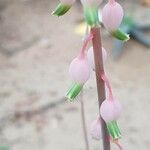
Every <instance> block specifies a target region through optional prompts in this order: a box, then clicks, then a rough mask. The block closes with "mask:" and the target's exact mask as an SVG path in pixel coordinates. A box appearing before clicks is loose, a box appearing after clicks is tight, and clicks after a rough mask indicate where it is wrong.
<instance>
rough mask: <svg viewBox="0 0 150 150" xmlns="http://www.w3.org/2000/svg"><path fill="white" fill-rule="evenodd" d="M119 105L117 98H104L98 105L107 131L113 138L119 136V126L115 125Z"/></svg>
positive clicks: (119, 110)
mask: <svg viewBox="0 0 150 150" xmlns="http://www.w3.org/2000/svg"><path fill="white" fill-rule="evenodd" d="M121 110H122V109H121V105H120V103H119V101H117V100H113V101H111V100H107V99H106V100H105V101H104V102H103V103H102V105H101V107H100V114H101V116H102V118H103V119H104V120H105V122H106V125H107V129H108V133H109V135H110V136H111V137H112V138H113V140H117V139H119V138H120V137H121V133H120V130H119V127H118V125H117V119H118V118H119V116H120V114H121Z"/></svg>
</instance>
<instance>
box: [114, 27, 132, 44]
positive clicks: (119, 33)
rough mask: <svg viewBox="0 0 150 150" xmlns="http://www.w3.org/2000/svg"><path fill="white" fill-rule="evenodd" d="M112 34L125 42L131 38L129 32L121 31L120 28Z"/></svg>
mask: <svg viewBox="0 0 150 150" xmlns="http://www.w3.org/2000/svg"><path fill="white" fill-rule="evenodd" d="M111 35H112V36H113V37H115V38H116V39H118V40H121V41H124V42H126V41H128V40H129V39H130V36H129V34H126V33H125V32H123V31H121V30H120V29H118V30H116V31H113V32H111Z"/></svg>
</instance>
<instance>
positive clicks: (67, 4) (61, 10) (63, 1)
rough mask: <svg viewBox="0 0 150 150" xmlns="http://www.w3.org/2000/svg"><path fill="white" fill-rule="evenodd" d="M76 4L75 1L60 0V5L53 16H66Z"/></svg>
mask: <svg viewBox="0 0 150 150" xmlns="http://www.w3.org/2000/svg"><path fill="white" fill-rule="evenodd" d="M74 2H75V0H60V3H59V4H58V5H57V7H56V8H55V10H54V11H53V12H52V14H53V15H56V16H62V15H64V14H65V13H66V12H68V11H69V9H70V8H71V6H72V5H73V3H74Z"/></svg>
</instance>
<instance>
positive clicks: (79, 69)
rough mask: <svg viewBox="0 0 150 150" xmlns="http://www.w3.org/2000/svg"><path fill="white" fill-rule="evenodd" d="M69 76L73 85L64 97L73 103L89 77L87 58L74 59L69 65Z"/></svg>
mask: <svg viewBox="0 0 150 150" xmlns="http://www.w3.org/2000/svg"><path fill="white" fill-rule="evenodd" d="M69 74H70V77H71V78H72V80H73V82H74V84H73V86H72V87H71V88H70V89H69V91H68V92H67V94H66V97H67V98H68V100H69V101H73V100H74V99H75V98H76V96H77V95H78V94H79V93H80V92H81V90H82V88H83V85H84V84H85V83H86V81H87V80H88V79H89V77H90V66H89V63H88V60H87V57H86V56H83V57H76V58H75V59H74V60H73V61H72V62H71V64H70V67H69Z"/></svg>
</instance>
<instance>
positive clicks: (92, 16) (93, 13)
mask: <svg viewBox="0 0 150 150" xmlns="http://www.w3.org/2000/svg"><path fill="white" fill-rule="evenodd" d="M84 18H85V21H86V22H87V24H88V25H90V26H92V27H93V26H96V25H98V24H99V18H98V8H96V7H90V6H88V7H87V6H86V7H84Z"/></svg>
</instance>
